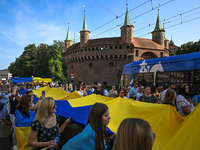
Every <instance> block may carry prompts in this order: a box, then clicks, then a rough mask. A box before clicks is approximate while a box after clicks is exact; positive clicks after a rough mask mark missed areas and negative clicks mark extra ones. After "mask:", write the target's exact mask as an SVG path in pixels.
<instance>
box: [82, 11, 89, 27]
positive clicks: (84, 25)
mask: <svg viewBox="0 0 200 150" xmlns="http://www.w3.org/2000/svg"><path fill="white" fill-rule="evenodd" d="M85 12H86V11H85V10H84V19H83V28H82V30H81V31H88V30H87V24H86V14H85Z"/></svg>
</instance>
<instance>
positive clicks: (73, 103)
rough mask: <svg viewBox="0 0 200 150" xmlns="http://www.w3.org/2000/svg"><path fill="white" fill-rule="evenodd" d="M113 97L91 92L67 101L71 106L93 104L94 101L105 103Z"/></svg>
mask: <svg viewBox="0 0 200 150" xmlns="http://www.w3.org/2000/svg"><path fill="white" fill-rule="evenodd" d="M77 93H78V92H77ZM113 99H116V98H114V97H105V96H101V95H96V94H92V95H88V96H85V97H81V98H78V99H71V100H68V102H69V104H70V105H71V106H72V107H82V106H88V105H93V104H94V103H95V102H100V103H106V102H108V101H110V100H113Z"/></svg>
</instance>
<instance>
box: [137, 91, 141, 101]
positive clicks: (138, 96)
mask: <svg viewBox="0 0 200 150" xmlns="http://www.w3.org/2000/svg"><path fill="white" fill-rule="evenodd" d="M142 95H143V94H140V93H137V94H136V101H137V100H138V99H139V98H140V96H142Z"/></svg>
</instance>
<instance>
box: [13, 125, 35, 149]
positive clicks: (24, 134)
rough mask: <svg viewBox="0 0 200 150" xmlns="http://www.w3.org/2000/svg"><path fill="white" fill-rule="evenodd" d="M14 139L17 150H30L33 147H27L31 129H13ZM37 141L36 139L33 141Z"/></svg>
mask: <svg viewBox="0 0 200 150" xmlns="http://www.w3.org/2000/svg"><path fill="white" fill-rule="evenodd" d="M15 130H16V139H17V147H18V150H32V149H34V147H29V146H27V141H28V137H29V134H30V132H31V127H15ZM35 141H37V139H35Z"/></svg>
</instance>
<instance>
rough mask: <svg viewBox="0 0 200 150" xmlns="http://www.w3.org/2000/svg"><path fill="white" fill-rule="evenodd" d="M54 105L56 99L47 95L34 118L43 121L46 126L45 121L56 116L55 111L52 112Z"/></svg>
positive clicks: (42, 123)
mask: <svg viewBox="0 0 200 150" xmlns="http://www.w3.org/2000/svg"><path fill="white" fill-rule="evenodd" d="M54 105H55V101H54V99H53V98H52V97H45V98H44V99H42V100H41V102H40V104H39V107H38V111H37V113H36V116H35V119H34V120H38V121H39V122H40V123H41V125H43V126H45V123H46V122H47V121H48V119H49V118H50V117H55V118H56V116H55V114H54V113H50V111H51V109H53V107H54Z"/></svg>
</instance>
